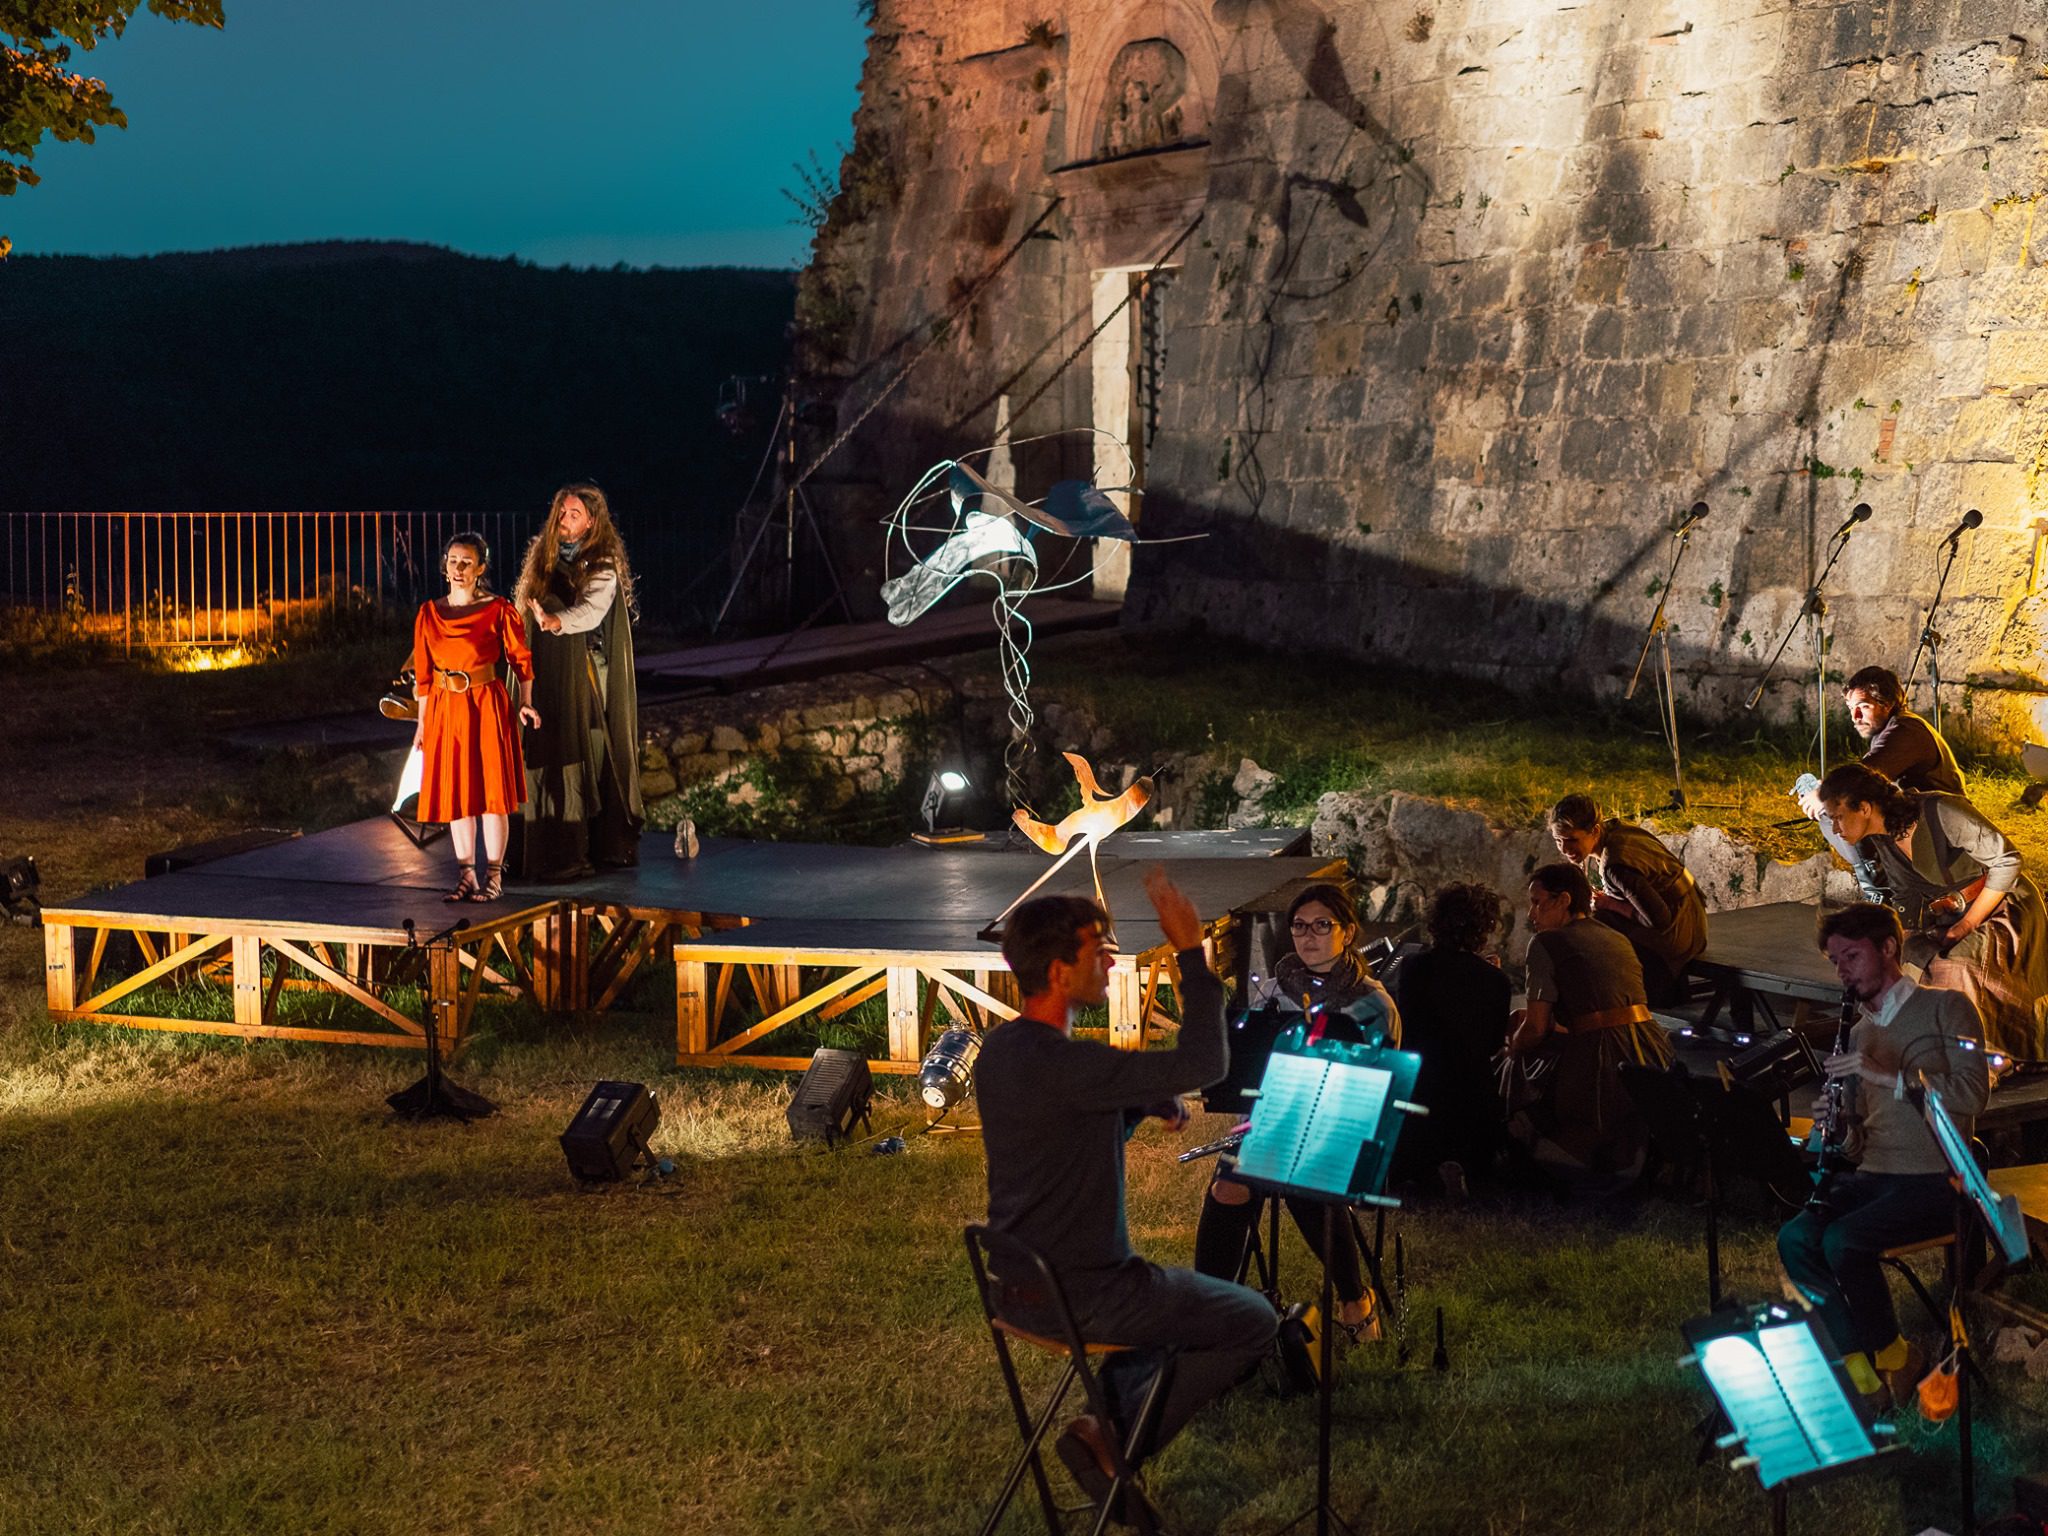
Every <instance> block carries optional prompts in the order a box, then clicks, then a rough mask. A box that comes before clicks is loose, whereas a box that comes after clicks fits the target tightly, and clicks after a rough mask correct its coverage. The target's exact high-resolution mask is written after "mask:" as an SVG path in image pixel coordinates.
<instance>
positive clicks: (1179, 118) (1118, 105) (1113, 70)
mask: <svg viewBox="0 0 2048 1536" xmlns="http://www.w3.org/2000/svg"><path fill="white" fill-rule="evenodd" d="M1187 88H1188V64H1187V60H1186V58H1184V57H1183V56H1182V54H1181V51H1180V50H1179V49H1178V48H1176V47H1174V46H1173V44H1172V43H1169V42H1168V41H1167V40H1166V39H1165V38H1163V37H1147V38H1140V39H1139V40H1138V41H1136V42H1132V43H1126V44H1125V45H1124V46H1123V48H1122V50H1121V51H1119V52H1118V54H1117V56H1116V58H1115V59H1114V60H1112V61H1111V63H1110V66H1109V83H1108V87H1107V89H1106V90H1105V91H1104V92H1103V97H1102V119H1101V124H1100V126H1099V127H1098V128H1097V130H1096V135H1095V153H1096V155H1097V156H1098V157H1100V158H1102V159H1114V158H1115V157H1117V156H1119V155H1133V154H1137V153H1138V152H1140V151H1141V150H1147V149H1159V148H1162V147H1164V146H1166V145H1169V144H1178V143H1180V142H1181V140H1182V138H1183V137H1184V136H1185V130H1186V126H1187V125H1186V122H1185V110H1184V98H1185V97H1186V95H1187Z"/></svg>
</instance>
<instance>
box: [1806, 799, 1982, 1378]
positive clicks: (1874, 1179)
mask: <svg viewBox="0 0 2048 1536" xmlns="http://www.w3.org/2000/svg"><path fill="white" fill-rule="evenodd" d="M1829 777H1830V778H1832V777H1833V775H1832V774H1831V775H1829ZM1903 939H1904V934H1903V931H1902V930H1901V929H1900V927H1899V919H1898V915H1897V914H1896V913H1894V912H1892V911H1891V910H1890V909H1888V908H1885V907H1880V906H1876V905H1872V904H1869V903H1859V904H1857V905H1855V906H1851V907H1843V908H1841V909H1839V910H1837V911H1833V912H1830V913H1828V914H1827V915H1826V916H1825V917H1823V918H1822V919H1821V922H1820V936H1819V941H1820V947H1821V949H1822V950H1824V951H1825V952H1826V954H1827V957H1828V959H1829V960H1830V961H1831V962H1832V963H1833V965H1834V967H1835V974H1836V975H1838V976H1840V977H1841V978H1842V985H1843V987H1844V988H1846V989H1847V990H1848V991H1849V992H1851V993H1852V994H1854V996H1855V997H1856V999H1857V1001H1858V1002H1859V1003H1860V1004H1861V1008H1860V1010H1859V1016H1858V1018H1857V1020H1856V1024H1855V1027H1854V1029H1853V1030H1852V1031H1851V1033H1850V1036H1849V1049H1848V1050H1847V1051H1845V1052H1844V1053H1843V1054H1841V1055H1839V1056H1830V1057H1829V1058H1828V1060H1827V1074H1828V1077H1829V1079H1830V1080H1831V1081H1833V1080H1843V1081H1842V1083H1841V1087H1842V1090H1843V1095H1842V1100H1841V1104H1842V1114H1843V1117H1844V1124H1843V1125H1842V1126H1841V1128H1840V1129H1841V1130H1842V1131H1844V1132H1845V1133H1846V1139H1845V1142H1844V1145H1843V1148H1842V1153H1843V1160H1844V1162H1854V1163H1855V1167H1854V1168H1853V1169H1845V1170H1844V1171H1841V1172H1831V1173H1829V1174H1828V1175H1827V1176H1826V1178H1825V1181H1824V1184H1823V1186H1822V1188H1821V1190H1820V1191H1819V1193H1818V1195H1817V1197H1816V1202H1815V1203H1814V1204H1811V1205H1808V1206H1807V1207H1806V1208H1805V1209H1804V1210H1802V1211H1801V1212H1800V1213H1799V1214H1798V1215H1797V1216H1794V1217H1793V1218H1792V1219H1791V1220H1790V1221H1788V1222H1786V1223H1785V1225H1784V1226H1783V1227H1781V1228H1780V1229H1779V1231H1778V1255H1779V1257H1780V1258H1781V1259H1782V1260H1783V1261H1784V1265H1785V1274H1786V1276H1787V1277H1788V1278H1789V1279H1790V1280H1791V1281H1792V1283H1793V1284H1794V1285H1795V1286H1797V1287H1798V1288H1799V1292H1800V1294H1801V1295H1803V1296H1805V1297H1806V1299H1807V1300H1808V1301H1809V1302H1811V1303H1812V1304H1813V1306H1814V1307H1815V1309H1816V1310H1817V1311H1818V1312H1819V1313H1820V1319H1821V1322H1822V1323H1823V1324H1824V1325H1825V1326H1826V1328H1827V1331H1828V1338H1829V1339H1830V1340H1831V1341H1832V1342H1833V1344H1834V1346H1835V1347H1836V1348H1837V1349H1839V1350H1841V1351H1842V1353H1843V1363H1844V1364H1845V1365H1846V1366H1847V1367H1848V1371H1849V1376H1850V1378H1851V1379H1852V1380H1853V1381H1854V1382H1855V1383H1856V1385H1857V1387H1858V1388H1859V1389H1861V1390H1862V1391H1863V1392H1865V1393H1868V1394H1871V1395H1873V1396H1875V1395H1877V1394H1879V1393H1880V1392H1882V1391H1887V1390H1888V1391H1889V1392H1890V1394H1891V1397H1892V1399H1893V1401H1900V1400H1903V1399H1904V1398H1905V1396H1906V1395H1907V1394H1908V1393H1909V1392H1911V1391H1912V1390H1913V1388H1914V1387H1915V1386H1917V1385H1918V1384H1919V1381H1920V1378H1921V1377H1922V1376H1923V1375H1925V1374H1926V1371H1927V1359H1926V1357H1925V1356H1924V1355H1923V1354H1922V1353H1921V1352H1920V1350H1919V1349H1918V1347H1917V1346H1914V1345H1911V1344H1909V1343H1907V1341H1906V1340H1905V1338H1904V1337H1903V1336H1902V1335H1901V1334H1900V1332H1899V1319H1898V1314H1897V1313H1896V1312H1895V1311H1893V1309H1892V1295H1891V1289H1890V1287H1889V1286H1887V1285H1886V1284H1885V1278H1884V1270H1883V1268H1882V1267H1881V1266H1880V1265H1879V1263H1878V1256H1879V1255H1880V1254H1882V1253H1884V1252H1885V1251H1886V1250H1887V1249H1890V1248H1896V1247H1898V1246H1900V1245H1901V1244H1905V1243H1913V1242H1920V1241H1923V1240H1925V1239H1927V1238H1932V1237H1939V1236H1940V1235H1941V1234H1942V1233H1944V1232H1949V1231H1952V1230H1954V1226H1955V1208H1956V1206H1955V1202H1956V1197H1955V1193H1954V1191H1953V1190H1952V1189H1951V1187H1950V1183H1949V1176H1948V1165H1947V1163H1946V1162H1945V1161H1944V1160H1943V1158H1942V1155H1941V1150H1940V1148H1939V1147H1938V1146H1937V1145H1936V1144H1935V1141H1934V1135H1933V1133H1932V1132H1931V1131H1929V1130H1928V1128H1927V1122H1926V1120H1925V1119H1924V1118H1923V1117H1922V1114H1921V1111H1920V1109H1919V1108H1918V1106H1917V1105H1915V1103H1914V1102H1913V1100H1912V1099H1911V1098H1909V1097H1908V1096H1907V1093H1908V1090H1913V1089H1918V1088H1920V1087H1921V1086H1923V1084H1924V1085H1929V1086H1932V1087H1934V1088H1936V1089H1937V1090H1939V1092H1940V1094H1941V1099H1942V1103H1943V1104H1944V1105H1945V1106H1946V1107H1947V1109H1948V1111H1949V1113H1950V1114H1951V1115H1953V1116H1954V1117H1955V1121H1956V1124H1957V1125H1958V1126H1959V1127H1960V1128H1961V1130H1962V1132H1963V1134H1964V1135H1965V1136H1967V1135H1969V1134H1970V1125H1971V1117H1973V1116H1974V1115H1975V1114H1976V1113H1977V1112H1978V1111H1979V1110H1981V1109H1982V1108H1983V1107H1984V1099H1985V1096H1986V1094H1987V1093H1989V1091H1990V1079H1989V1076H1988V1074H1987V1072H1986V1070H1985V1062H1984V1052H1983V1051H1982V1050H1979V1049H1959V1048H1958V1046H1957V1042H1958V1041H1961V1040H1970V1039H1973V1038H1974V1037H1975V1035H1976V1032H1977V1015H1976V1010H1975V1009H1974V1008H1972V1007H1971V1006H1970V1000H1969V999H1968V998H1967V997H1965V996H1964V995H1963V994H1962V993H1960V992H1952V991H1949V990H1948V989H1946V988H1943V987H1923V986H1920V985H1918V984H1916V983H1915V982H1914V981H1913V979H1912V978H1911V977H1909V976H1907V975H1906V974H1905V973H1904V972H1903V971H1902V970H1901V969H1900V968H1899V957H1900V945H1901V943H1902V942H1903ZM1827 1103H1828V1101H1827V1098H1826V1097H1825V1096H1823V1098H1822V1100H1821V1102H1820V1103H1819V1104H1817V1105H1816V1106H1815V1113H1816V1114H1819V1115H1822V1116H1823V1117H1825V1115H1826V1113H1827ZM1830 1156H1831V1157H1832V1156H1833V1154H1832V1153H1830Z"/></svg>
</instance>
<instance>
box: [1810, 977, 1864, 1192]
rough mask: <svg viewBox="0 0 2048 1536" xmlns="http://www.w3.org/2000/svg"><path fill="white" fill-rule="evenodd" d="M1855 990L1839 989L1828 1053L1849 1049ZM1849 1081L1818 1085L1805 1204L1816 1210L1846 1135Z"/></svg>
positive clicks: (1835, 1079)
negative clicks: (1831, 1158) (1815, 1139)
mask: <svg viewBox="0 0 2048 1536" xmlns="http://www.w3.org/2000/svg"><path fill="white" fill-rule="evenodd" d="M1856 1008H1857V1002H1856V994H1855V993H1854V992H1852V991H1850V990H1849V989H1848V988H1847V987H1844V988H1843V989H1842V1021H1841V1026H1840V1027H1839V1028H1838V1029H1836V1031H1835V1048H1834V1050H1833V1051H1831V1052H1830V1053H1829V1054H1830V1055H1834V1056H1840V1055H1842V1054H1843V1053H1844V1052H1846V1051H1847V1050H1848V1049H1849V1031H1850V1030H1851V1029H1853V1028H1854V1027H1855V1024H1856ZM1848 1097H1849V1082H1848V1079H1847V1078H1841V1077H1831V1078H1829V1079H1828V1081H1827V1086H1826V1087H1824V1088H1823V1089H1821V1111H1820V1124H1819V1125H1818V1126H1816V1127H1815V1129H1816V1130H1818V1131H1819V1132H1820V1146H1819V1148H1818V1150H1817V1151H1816V1152H1815V1154H1814V1161H1813V1172H1814V1181H1813V1193H1812V1195H1810V1196H1809V1197H1808V1198H1807V1201H1806V1208H1807V1209H1808V1210H1817V1209H1819V1208H1820V1206H1821V1205H1822V1204H1823V1203H1825V1201H1826V1198H1827V1192H1828V1181H1829V1180H1830V1179H1832V1178H1833V1177H1834V1175H1835V1171H1836V1170H1835V1169H1834V1168H1832V1167H1830V1166H1829V1165H1828V1154H1829V1153H1830V1152H1833V1153H1835V1154H1836V1155H1837V1156H1839V1155H1840V1153H1841V1150H1842V1143H1843V1142H1844V1141H1846V1140H1848V1137H1849V1110H1848V1103H1847V1100H1848Z"/></svg>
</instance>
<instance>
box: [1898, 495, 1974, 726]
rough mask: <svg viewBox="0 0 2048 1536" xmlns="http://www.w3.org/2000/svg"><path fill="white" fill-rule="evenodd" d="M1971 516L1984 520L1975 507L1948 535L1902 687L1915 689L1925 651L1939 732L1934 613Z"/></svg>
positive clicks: (1938, 655)
mask: <svg viewBox="0 0 2048 1536" xmlns="http://www.w3.org/2000/svg"><path fill="white" fill-rule="evenodd" d="M1969 518H1976V519H1978V521H1979V522H1981V521H1982V520H1983V519H1982V515H1981V514H1980V513H1978V512H1977V511H1976V509H1975V508H1972V509H1971V511H1970V514H1969V517H1966V518H1965V519H1964V520H1963V525H1962V527H1960V528H1958V529H1956V531H1955V532H1954V533H1952V534H1950V535H1949V536H1948V539H1947V541H1946V545H1947V549H1948V558H1947V559H1946V560H1944V561H1942V563H1941V576H1940V577H1939V579H1937V580H1936V582H1935V583H1934V601H1933V602H1931V603H1929V604H1928V605H1927V622H1926V623H1925V624H1923V625H1921V626H1920V643H1919V644H1918V645H1916V646H1915V647H1914V648H1913V662H1912V665H1911V666H1909V667H1907V668H1906V686H1905V688H1904V690H1903V691H1904V692H1905V694H1906V695H1907V696H1908V697H1910V696H1911V695H1912V692H1913V679H1914V678H1915V677H1917V676H1918V675H1919V673H1920V657H1921V655H1922V654H1923V653H1924V654H1925V655H1926V657H1927V691H1928V692H1929V693H1930V694H1931V695H1932V696H1933V699H1934V704H1933V707H1932V708H1931V709H1929V710H1928V714H1929V715H1930V716H1931V717H1932V718H1933V724H1934V729H1935V731H1936V732H1937V733H1938V732H1939V731H1940V730H1941V632H1940V631H1939V630H1937V629H1936V628H1935V627H1934V616H1935V614H1936V613H1937V612H1939V611H1940V608H1941V595H1942V593H1943V592H1945V591H1947V590H1948V576H1949V572H1950V571H1953V570H1954V569H1955V568H1956V556H1958V555H1959V554H1961V553H1962V552H1963V533H1964V530H1965V529H1968V528H1972V527H1975V526H1976V524H1974V523H1972V522H1971V521H1970V520H1969Z"/></svg>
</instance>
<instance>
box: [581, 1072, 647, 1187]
mask: <svg viewBox="0 0 2048 1536" xmlns="http://www.w3.org/2000/svg"><path fill="white" fill-rule="evenodd" d="M660 1123H661V1106H660V1105H659V1104H657V1103H656V1102H655V1099H654V1095H653V1094H652V1093H650V1092H649V1091H648V1089H647V1085H646V1084H645V1083H611V1082H606V1083H599V1084H598V1085H597V1086H596V1087H595V1088H593V1089H591V1090H590V1097H589V1098H587V1099H585V1100H584V1101H583V1107H582V1108H581V1109H579V1110H577V1111H576V1118H575V1119H574V1120H571V1121H570V1122H569V1128H568V1129H567V1130H566V1131H564V1132H562V1136H561V1142H562V1151H563V1153H564V1155H565V1156H567V1157H568V1159H569V1171H570V1172H571V1173H572V1174H574V1175H575V1176H576V1177H577V1178H579V1179H583V1180H586V1181H588V1182H590V1183H598V1184H616V1183H617V1182H619V1181H620V1180H621V1179H624V1178H625V1177H626V1176H627V1175H629V1174H630V1173H632V1172H633V1170H634V1169H635V1168H637V1167H639V1166H640V1165H641V1164H642V1163H646V1164H648V1165H649V1166H652V1167H659V1166H660V1165H659V1164H658V1163H657V1162H656V1160H655V1158H654V1156H653V1154H652V1153H650V1152H649V1151H648V1150H647V1143H648V1140H649V1138H651V1137H652V1136H653V1135H654V1128H655V1126H657V1125H659V1124H660ZM663 1161H666V1159H663ZM664 1171H666V1170H664Z"/></svg>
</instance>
